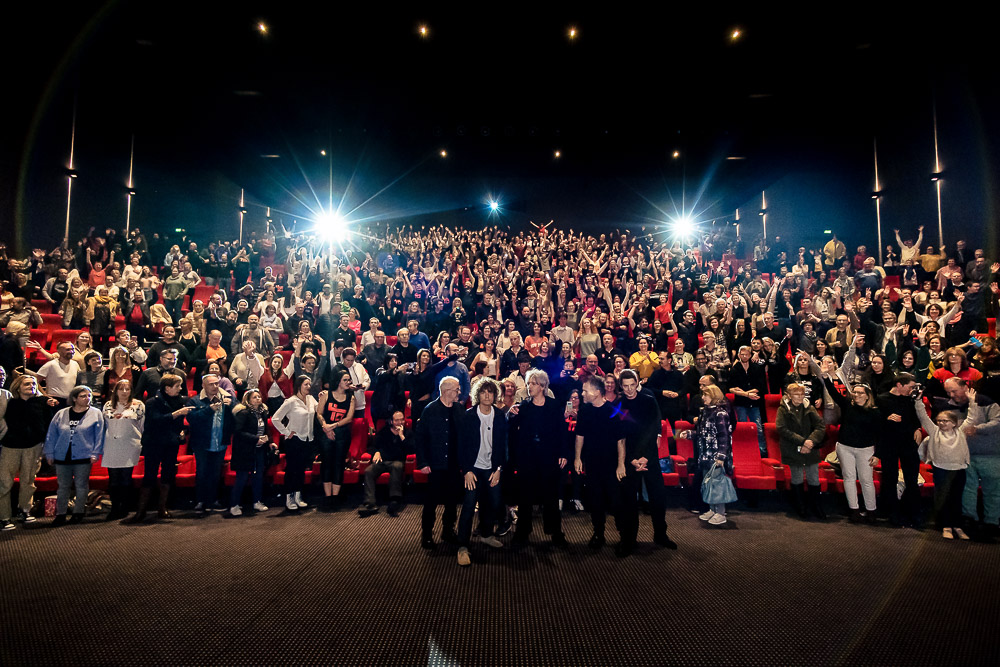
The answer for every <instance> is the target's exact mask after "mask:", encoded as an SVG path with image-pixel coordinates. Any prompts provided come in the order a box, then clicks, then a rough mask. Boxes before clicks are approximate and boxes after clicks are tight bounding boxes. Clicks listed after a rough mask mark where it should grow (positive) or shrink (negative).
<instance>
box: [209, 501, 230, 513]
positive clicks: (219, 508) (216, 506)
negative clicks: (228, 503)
mask: <svg viewBox="0 0 1000 667" xmlns="http://www.w3.org/2000/svg"><path fill="white" fill-rule="evenodd" d="M208 511H209V512H225V511H226V508H225V507H223V506H222V503H220V502H219V501H218V500H216V501H215V502H214V503H212V506H211V507H209V508H208Z"/></svg>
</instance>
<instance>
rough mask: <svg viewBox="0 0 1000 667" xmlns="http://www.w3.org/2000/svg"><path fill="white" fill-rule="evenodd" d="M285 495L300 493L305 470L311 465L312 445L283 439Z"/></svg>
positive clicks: (312, 456)
mask: <svg viewBox="0 0 1000 667" xmlns="http://www.w3.org/2000/svg"><path fill="white" fill-rule="evenodd" d="M284 444H285V493H296V492H299V491H302V487H303V486H305V483H306V470H308V469H309V466H310V465H312V462H313V459H314V458H315V457H314V455H313V444H312V442H311V441H307V440H302V439H300V438H296V437H291V438H285V443H284Z"/></svg>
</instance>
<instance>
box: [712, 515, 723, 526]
mask: <svg viewBox="0 0 1000 667" xmlns="http://www.w3.org/2000/svg"><path fill="white" fill-rule="evenodd" d="M725 522H726V515H725V514H716V515H715V516H713V517H712V518H711V519H709V520H708V523H709V524H710V525H712V526H721V525H722V524H724V523H725Z"/></svg>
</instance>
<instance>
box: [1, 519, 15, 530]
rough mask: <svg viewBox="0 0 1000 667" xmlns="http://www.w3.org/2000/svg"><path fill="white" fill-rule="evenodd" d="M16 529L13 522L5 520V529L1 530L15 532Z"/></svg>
mask: <svg viewBox="0 0 1000 667" xmlns="http://www.w3.org/2000/svg"><path fill="white" fill-rule="evenodd" d="M14 528H16V526H15V525H14V522H13V521H11V520H10V519H5V520H4V521H3V527H2V528H0V530H14Z"/></svg>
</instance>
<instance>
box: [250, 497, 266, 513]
mask: <svg viewBox="0 0 1000 667" xmlns="http://www.w3.org/2000/svg"><path fill="white" fill-rule="evenodd" d="M253 509H254V511H255V512H266V511H267V510H268V507H267V505H265V504H264V503H262V502H260V501H259V500H258V501H257V502H255V503H254V504H253Z"/></svg>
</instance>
